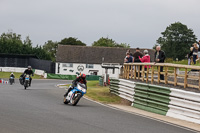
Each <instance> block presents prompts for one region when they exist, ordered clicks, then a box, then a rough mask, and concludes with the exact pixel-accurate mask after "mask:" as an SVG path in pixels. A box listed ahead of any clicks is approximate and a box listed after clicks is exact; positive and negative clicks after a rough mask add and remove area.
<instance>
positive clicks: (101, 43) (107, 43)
mask: <svg viewBox="0 0 200 133" xmlns="http://www.w3.org/2000/svg"><path fill="white" fill-rule="evenodd" d="M92 46H97V47H123V48H130V45H129V44H126V43H121V44H118V43H116V42H115V41H114V40H112V39H109V38H108V37H107V38H104V37H101V38H100V39H99V40H97V41H94V43H93V44H92Z"/></svg>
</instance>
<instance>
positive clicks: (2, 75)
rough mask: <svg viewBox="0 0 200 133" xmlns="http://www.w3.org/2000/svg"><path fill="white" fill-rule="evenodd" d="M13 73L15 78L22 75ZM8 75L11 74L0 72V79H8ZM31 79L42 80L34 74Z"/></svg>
mask: <svg viewBox="0 0 200 133" xmlns="http://www.w3.org/2000/svg"><path fill="white" fill-rule="evenodd" d="M13 73H14V75H15V78H19V77H20V75H21V74H22V73H17V72H13ZM10 74H11V72H0V78H9V77H10ZM32 78H33V79H42V77H41V76H40V75H36V74H35V75H34V76H33V77H32Z"/></svg>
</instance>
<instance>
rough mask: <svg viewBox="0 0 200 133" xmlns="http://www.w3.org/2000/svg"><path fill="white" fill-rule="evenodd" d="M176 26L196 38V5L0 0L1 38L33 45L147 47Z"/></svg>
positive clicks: (144, 0)
mask: <svg viewBox="0 0 200 133" xmlns="http://www.w3.org/2000/svg"><path fill="white" fill-rule="evenodd" d="M178 21H179V22H181V23H183V24H186V25H187V26H188V27H189V28H191V29H193V31H194V33H195V35H196V36H197V38H198V39H200V0H0V34H2V33H3V32H8V30H12V31H13V32H15V33H17V34H21V35H22V39H24V38H25V37H26V36H29V37H30V39H31V40H32V42H33V45H34V46H36V45H37V44H39V45H43V44H44V43H45V42H46V41H47V40H52V41H60V40H61V39H63V38H65V37H76V38H78V39H79V40H81V41H83V42H84V43H86V44H87V45H91V44H92V43H93V42H94V41H96V40H98V39H99V38H100V37H109V38H112V39H114V40H115V41H116V42H117V43H128V44H130V45H131V47H133V48H135V47H141V48H152V46H153V45H154V44H155V43H156V40H157V39H158V37H160V36H161V32H162V31H164V30H165V29H166V27H167V26H169V25H170V24H171V23H174V22H178Z"/></svg>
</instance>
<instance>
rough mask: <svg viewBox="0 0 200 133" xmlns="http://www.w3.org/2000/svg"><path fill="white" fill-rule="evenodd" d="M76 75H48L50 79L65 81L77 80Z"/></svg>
mask: <svg viewBox="0 0 200 133" xmlns="http://www.w3.org/2000/svg"><path fill="white" fill-rule="evenodd" d="M76 77H77V76H76V75H61V74H53V73H47V78H48V79H65V80H74V79H76Z"/></svg>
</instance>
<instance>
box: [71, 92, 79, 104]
mask: <svg viewBox="0 0 200 133" xmlns="http://www.w3.org/2000/svg"><path fill="white" fill-rule="evenodd" d="M80 99H81V94H79V95H77V96H76V97H75V98H74V100H73V102H72V105H73V106H76V105H77V103H78V102H79V100H80Z"/></svg>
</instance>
